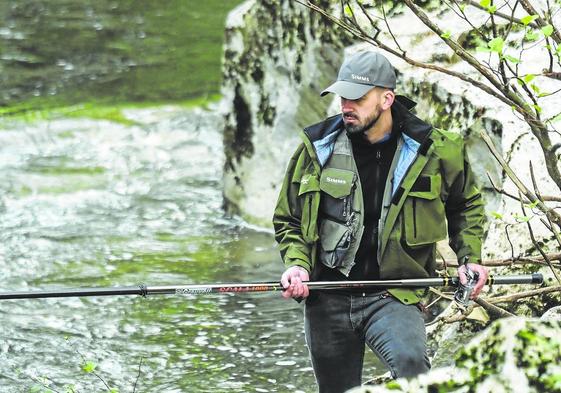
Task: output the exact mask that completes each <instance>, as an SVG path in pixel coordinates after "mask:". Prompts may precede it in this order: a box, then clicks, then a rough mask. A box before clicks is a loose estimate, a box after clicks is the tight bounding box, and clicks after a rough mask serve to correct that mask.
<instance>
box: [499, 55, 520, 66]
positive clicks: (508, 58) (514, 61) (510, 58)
mask: <svg viewBox="0 0 561 393" xmlns="http://www.w3.org/2000/svg"><path fill="white" fill-rule="evenodd" d="M503 57H504V58H505V60H506V61H508V62H509V63H512V64H520V60H518V59H517V58H516V57H514V56H511V55H504V56H503Z"/></svg>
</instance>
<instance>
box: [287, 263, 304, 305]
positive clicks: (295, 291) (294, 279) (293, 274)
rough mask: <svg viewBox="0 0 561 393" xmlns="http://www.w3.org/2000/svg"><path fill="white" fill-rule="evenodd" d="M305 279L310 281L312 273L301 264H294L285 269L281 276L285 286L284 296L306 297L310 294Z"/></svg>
mask: <svg viewBox="0 0 561 393" xmlns="http://www.w3.org/2000/svg"><path fill="white" fill-rule="evenodd" d="M303 281H310V275H309V274H308V272H307V271H306V269H304V268H303V267H300V266H292V267H289V268H288V269H286V270H285V272H284V273H283V274H282V276H281V284H282V286H283V287H284V291H283V293H282V297H284V298H285V299H289V298H291V297H292V298H306V297H308V295H309V294H310V291H309V289H308V286H307V285H306V284H304V283H303Z"/></svg>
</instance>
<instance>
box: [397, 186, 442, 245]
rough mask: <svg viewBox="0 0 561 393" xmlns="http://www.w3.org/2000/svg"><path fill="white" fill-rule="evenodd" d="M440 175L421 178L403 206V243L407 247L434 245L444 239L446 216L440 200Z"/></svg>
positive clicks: (412, 188)
mask: <svg viewBox="0 0 561 393" xmlns="http://www.w3.org/2000/svg"><path fill="white" fill-rule="evenodd" d="M441 184H442V179H441V177H440V175H431V176H421V177H419V178H418V179H417V181H416V182H415V184H414V185H413V187H411V191H409V194H408V195H407V199H406V200H405V203H404V206H403V215H404V222H405V242H406V244H407V245H409V246H420V245H426V244H430V243H436V242H437V241H439V240H442V239H444V238H445V237H446V214H445V211H444V203H443V202H442V200H441V199H440V188H441Z"/></svg>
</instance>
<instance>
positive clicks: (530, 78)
mask: <svg viewBox="0 0 561 393" xmlns="http://www.w3.org/2000/svg"><path fill="white" fill-rule="evenodd" d="M535 77H536V76H535V75H534V74H526V75H525V76H524V78H522V80H523V81H524V82H526V83H530V82H531V81H533V80H534V78H535Z"/></svg>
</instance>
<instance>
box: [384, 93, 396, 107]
mask: <svg viewBox="0 0 561 393" xmlns="http://www.w3.org/2000/svg"><path fill="white" fill-rule="evenodd" d="M394 101H395V93H394V92H393V91H391V90H386V91H384V93H383V95H382V109H383V110H386V109H389V108H390V107H391V106H392V104H393V102H394Z"/></svg>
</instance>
